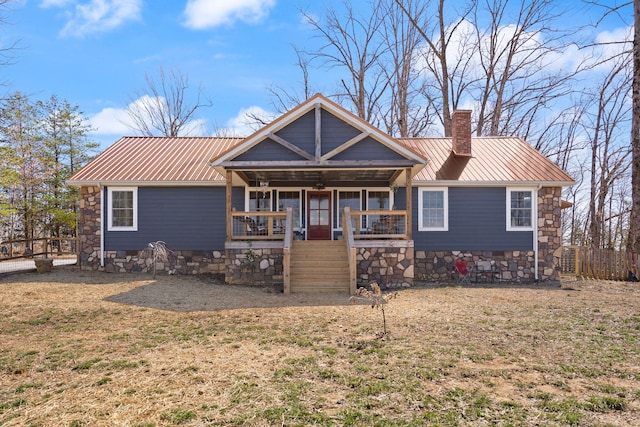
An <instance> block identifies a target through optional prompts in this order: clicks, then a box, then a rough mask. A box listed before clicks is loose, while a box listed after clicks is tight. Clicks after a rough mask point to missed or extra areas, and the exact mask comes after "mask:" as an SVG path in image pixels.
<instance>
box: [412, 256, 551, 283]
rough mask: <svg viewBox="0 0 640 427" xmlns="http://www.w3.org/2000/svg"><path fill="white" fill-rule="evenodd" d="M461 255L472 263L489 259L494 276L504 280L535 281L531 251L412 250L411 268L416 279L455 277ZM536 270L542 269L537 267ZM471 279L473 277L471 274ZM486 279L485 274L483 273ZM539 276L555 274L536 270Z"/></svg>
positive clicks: (449, 280)
mask: <svg viewBox="0 0 640 427" xmlns="http://www.w3.org/2000/svg"><path fill="white" fill-rule="evenodd" d="M460 257H464V258H465V259H466V260H467V261H469V262H472V263H473V265H475V264H477V262H478V261H493V263H494V266H495V267H494V268H495V273H496V274H495V278H494V280H498V281H504V282H533V281H535V254H534V252H533V251H500V252H492V251H416V259H415V271H416V279H417V280H422V281H427V282H453V281H455V268H454V266H453V263H454V261H455V260H456V259H458V258H460ZM538 264H539V266H541V264H542V263H541V262H540V261H539V262H538ZM540 270H543V268H542V267H540ZM471 277H472V280H475V279H476V277H475V276H474V275H473V274H472V276H471ZM483 279H485V280H490V277H489V276H485V277H483ZM539 279H540V280H554V279H555V276H545V275H540V274H539Z"/></svg>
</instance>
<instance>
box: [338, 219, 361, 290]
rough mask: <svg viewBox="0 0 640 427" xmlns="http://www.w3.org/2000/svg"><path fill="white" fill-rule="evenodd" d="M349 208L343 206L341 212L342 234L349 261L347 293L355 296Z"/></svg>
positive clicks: (354, 250) (351, 227)
mask: <svg viewBox="0 0 640 427" xmlns="http://www.w3.org/2000/svg"><path fill="white" fill-rule="evenodd" d="M350 210H351V209H350V208H349V206H345V208H344V210H343V212H342V224H343V227H342V229H343V232H345V233H346V236H343V237H344V240H345V241H346V242H347V259H348V260H349V293H350V294H351V295H355V293H356V288H357V280H356V279H357V275H358V272H357V263H356V245H355V240H354V238H353V223H352V222H351V212H350Z"/></svg>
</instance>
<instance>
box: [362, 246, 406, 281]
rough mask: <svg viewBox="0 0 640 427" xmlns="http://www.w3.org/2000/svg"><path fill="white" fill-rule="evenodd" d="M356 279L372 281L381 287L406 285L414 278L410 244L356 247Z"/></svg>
mask: <svg viewBox="0 0 640 427" xmlns="http://www.w3.org/2000/svg"><path fill="white" fill-rule="evenodd" d="M356 251H357V252H356V260H357V262H358V267H357V268H358V271H357V276H356V277H357V280H358V281H359V282H365V283H370V282H373V281H376V282H378V284H379V285H380V286H381V287H383V288H392V287H408V286H411V285H412V284H413V279H414V260H413V258H414V256H413V254H414V250H413V247H411V246H410V245H407V246H404V247H391V246H385V247H375V246H374V247H358V248H356Z"/></svg>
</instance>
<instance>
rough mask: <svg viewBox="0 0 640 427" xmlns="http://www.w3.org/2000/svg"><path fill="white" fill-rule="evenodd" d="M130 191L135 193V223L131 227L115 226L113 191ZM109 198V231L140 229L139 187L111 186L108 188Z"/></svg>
mask: <svg viewBox="0 0 640 427" xmlns="http://www.w3.org/2000/svg"><path fill="white" fill-rule="evenodd" d="M114 191H130V192H132V193H133V225H132V226H131V227H121V226H120V227H115V226H113V205H112V202H113V192H114ZM107 193H108V194H107V199H108V200H109V204H108V209H107V230H108V231H138V187H109V188H108V189H107Z"/></svg>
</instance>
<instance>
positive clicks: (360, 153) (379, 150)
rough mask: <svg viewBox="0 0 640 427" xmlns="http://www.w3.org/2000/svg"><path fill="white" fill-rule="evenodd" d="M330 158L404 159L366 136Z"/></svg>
mask: <svg viewBox="0 0 640 427" xmlns="http://www.w3.org/2000/svg"><path fill="white" fill-rule="evenodd" d="M331 160H406V159H405V157H403V156H402V155H400V154H398V153H396V152H395V151H393V150H391V149H389V148H387V147H385V146H384V145H382V144H381V143H379V142H378V141H376V140H375V139H373V138H371V137H367V138H365V139H363V140H362V141H360V142H358V143H357V144H355V145H352V146H351V147H349V148H347V149H346V150H344V151H343V152H341V153H339V154H337V155H336V156H334V157H332V158H331Z"/></svg>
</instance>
